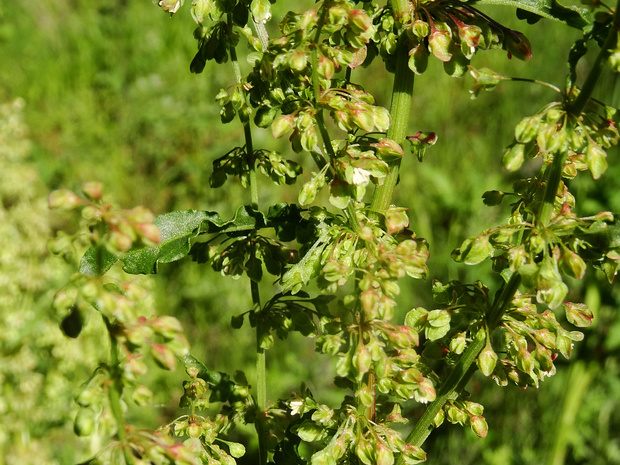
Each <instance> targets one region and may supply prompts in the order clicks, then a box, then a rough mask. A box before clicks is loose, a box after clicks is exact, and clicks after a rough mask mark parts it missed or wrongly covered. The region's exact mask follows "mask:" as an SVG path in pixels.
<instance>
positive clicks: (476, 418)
mask: <svg viewBox="0 0 620 465" xmlns="http://www.w3.org/2000/svg"><path fill="white" fill-rule="evenodd" d="M469 423H470V425H471V430H472V431H473V432H474V433H476V435H477V436H478V437H480V438H486V437H487V434H488V432H489V425H487V422H486V420H485V419H484V417H483V416H481V415H473V416H471V417H470V418H469Z"/></svg>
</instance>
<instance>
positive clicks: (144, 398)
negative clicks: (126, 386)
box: [131, 384, 153, 407]
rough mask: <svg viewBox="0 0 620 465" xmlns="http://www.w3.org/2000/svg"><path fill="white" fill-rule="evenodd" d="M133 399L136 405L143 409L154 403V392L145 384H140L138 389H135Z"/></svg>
mask: <svg viewBox="0 0 620 465" xmlns="http://www.w3.org/2000/svg"><path fill="white" fill-rule="evenodd" d="M131 398H132V400H133V401H134V402H135V403H136V405H138V406H139V407H142V406H145V405H148V404H150V403H151V402H152V401H153V392H152V391H151V390H150V389H149V388H147V387H146V386H144V385H143V384H140V385H139V386H138V387H136V389H134V391H133V394H132V396H131Z"/></svg>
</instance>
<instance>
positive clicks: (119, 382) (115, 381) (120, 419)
mask: <svg viewBox="0 0 620 465" xmlns="http://www.w3.org/2000/svg"><path fill="white" fill-rule="evenodd" d="M103 321H104V322H105V325H106V328H107V330H108V335H109V336H110V369H109V373H110V380H111V383H110V386H109V388H108V400H109V401H110V409H111V410H112V415H114V420H115V421H116V436H117V437H118V440H119V442H120V443H121V445H122V446H121V447H122V450H123V456H124V457H125V463H126V464H127V465H129V464H132V463H133V462H134V459H133V458H132V456H131V454H130V453H129V451H128V450H127V448H126V447H125V446H126V444H125V441H126V439H127V432H126V431H125V417H124V415H123V409H122V408H121V397H122V395H123V370H122V368H121V363H120V360H119V358H118V341H117V340H116V337H115V336H114V328H113V327H112V324H111V323H110V320H108V318H107V317H105V316H104V317H103Z"/></svg>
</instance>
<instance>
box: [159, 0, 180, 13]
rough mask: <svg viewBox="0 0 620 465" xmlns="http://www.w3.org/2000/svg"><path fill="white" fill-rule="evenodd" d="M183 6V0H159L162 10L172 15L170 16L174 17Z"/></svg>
mask: <svg viewBox="0 0 620 465" xmlns="http://www.w3.org/2000/svg"><path fill="white" fill-rule="evenodd" d="M182 4H183V0H159V3H158V5H159V6H160V7H161V9H162V10H164V11H166V12H168V13H170V15H173V14H174V13H176V12H177V11H179V8H181V5H182Z"/></svg>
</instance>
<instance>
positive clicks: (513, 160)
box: [502, 143, 525, 171]
mask: <svg viewBox="0 0 620 465" xmlns="http://www.w3.org/2000/svg"><path fill="white" fill-rule="evenodd" d="M524 155H525V146H524V145H523V144H519V143H514V144H512V145H510V146H509V147H508V148H507V149H506V151H505V152H504V156H503V157H502V164H503V165H504V168H506V169H507V170H508V171H516V170H518V169H519V168H521V165H522V164H523V159H524Z"/></svg>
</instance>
